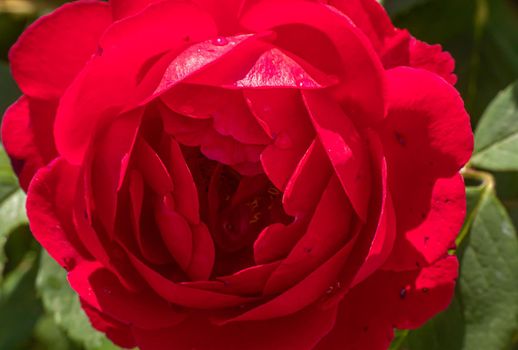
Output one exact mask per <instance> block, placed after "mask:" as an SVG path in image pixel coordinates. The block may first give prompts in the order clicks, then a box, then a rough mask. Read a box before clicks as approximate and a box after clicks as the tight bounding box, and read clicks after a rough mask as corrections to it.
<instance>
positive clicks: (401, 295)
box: [399, 288, 407, 299]
mask: <svg viewBox="0 0 518 350" xmlns="http://www.w3.org/2000/svg"><path fill="white" fill-rule="evenodd" d="M406 293H407V291H406V288H402V289H401V290H400V291H399V297H400V298H401V299H405V298H406Z"/></svg>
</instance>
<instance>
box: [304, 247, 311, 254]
mask: <svg viewBox="0 0 518 350" xmlns="http://www.w3.org/2000/svg"><path fill="white" fill-rule="evenodd" d="M312 251H313V248H304V253H306V254H311V252H312Z"/></svg>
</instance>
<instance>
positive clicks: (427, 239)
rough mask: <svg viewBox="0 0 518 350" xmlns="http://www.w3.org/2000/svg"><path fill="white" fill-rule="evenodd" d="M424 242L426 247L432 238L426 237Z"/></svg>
mask: <svg viewBox="0 0 518 350" xmlns="http://www.w3.org/2000/svg"><path fill="white" fill-rule="evenodd" d="M423 240H424V244H425V245H426V244H428V241H429V240H430V237H428V236H424V238H423Z"/></svg>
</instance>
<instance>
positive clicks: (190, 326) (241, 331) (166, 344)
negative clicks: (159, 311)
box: [133, 305, 336, 350]
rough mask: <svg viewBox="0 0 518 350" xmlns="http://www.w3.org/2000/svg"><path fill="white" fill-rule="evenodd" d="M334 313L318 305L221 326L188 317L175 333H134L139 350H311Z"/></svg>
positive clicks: (332, 310)
mask: <svg viewBox="0 0 518 350" xmlns="http://www.w3.org/2000/svg"><path fill="white" fill-rule="evenodd" d="M335 310H336V309H327V310H322V309H320V308H319V307H318V305H317V306H313V307H309V308H307V309H305V310H303V311H301V312H299V313H297V314H294V315H292V316H290V317H283V318H277V319H272V320H268V321H263V322H260V321H259V322H258V321H256V322H254V321H251V322H243V323H235V324H230V325H227V326H224V327H220V326H214V325H211V324H209V323H208V322H207V321H204V320H201V319H196V318H191V319H190V320H188V321H186V322H184V323H182V324H181V325H180V326H179V327H177V328H175V329H174V331H173V330H172V329H162V330H155V331H143V330H141V329H137V328H135V329H134V331H133V334H134V335H135V338H136V340H137V343H138V344H139V347H140V348H141V349H142V350H169V349H177V350H191V349H199V350H228V349H247V350H264V349H268V350H311V349H313V347H314V346H315V344H316V343H318V342H319V341H320V339H322V337H324V336H325V335H326V334H327V333H328V332H329V331H330V330H331V328H332V327H333V324H334V319H335V315H336V312H335ZM200 329H203V332H200Z"/></svg>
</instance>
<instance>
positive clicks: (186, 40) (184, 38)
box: [183, 35, 191, 43]
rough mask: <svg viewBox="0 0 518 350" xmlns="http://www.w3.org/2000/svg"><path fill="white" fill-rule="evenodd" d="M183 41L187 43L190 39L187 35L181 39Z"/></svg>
mask: <svg viewBox="0 0 518 350" xmlns="http://www.w3.org/2000/svg"><path fill="white" fill-rule="evenodd" d="M183 41H185V42H186V43H188V42H189V41H191V37H190V36H189V35H186V36H184V37H183Z"/></svg>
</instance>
